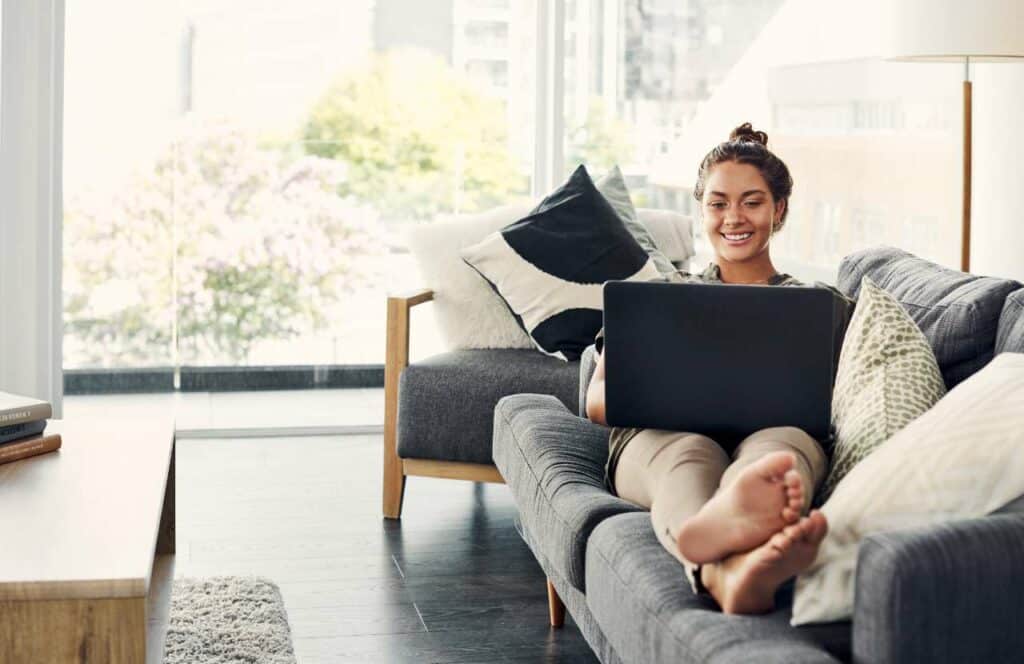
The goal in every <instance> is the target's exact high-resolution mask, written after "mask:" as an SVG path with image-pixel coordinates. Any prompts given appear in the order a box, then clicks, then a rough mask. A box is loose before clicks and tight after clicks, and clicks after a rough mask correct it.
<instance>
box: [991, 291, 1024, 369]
mask: <svg viewBox="0 0 1024 664" xmlns="http://www.w3.org/2000/svg"><path fill="white" fill-rule="evenodd" d="M999 353H1024V290H1019V291H1017V292H1015V293H1011V294H1010V297H1008V298H1006V303H1005V304H1004V305H1003V313H1002V315H1000V316H999V331H998V332H997V333H996V354H997V355H998V354H999Z"/></svg>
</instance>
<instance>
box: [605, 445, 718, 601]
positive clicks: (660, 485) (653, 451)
mask: <svg viewBox="0 0 1024 664" xmlns="http://www.w3.org/2000/svg"><path fill="white" fill-rule="evenodd" d="M728 463H729V456H728V455H727V454H726V453H725V451H724V450H723V449H722V448H721V447H719V445H718V444H717V443H715V441H713V440H711V439H710V438H708V437H707V436H701V435H698V434H693V433H680V432H678V431H660V430H655V429H644V430H643V431H641V432H640V433H638V434H637V435H636V436H635V437H634V438H633V439H632V440H631V441H629V443H628V444H627V445H626V448H625V449H624V450H623V452H622V456H621V457H620V458H619V463H618V465H617V466H616V469H615V490H616V492H617V493H618V494H619V496H620V497H621V498H623V499H625V500H628V501H630V502H633V503H636V504H637V505H640V506H641V507H646V508H649V509H650V510H651V523H652V525H653V526H654V532H655V535H657V537H658V541H659V542H661V544H662V546H664V547H665V549H666V550H667V551H668V552H669V553H670V554H672V556H674V557H675V558H676V559H677V560H678V561H679V562H681V563H682V564H683V566H684V567H685V568H686V572H687V577H688V578H690V582H691V585H692V584H693V578H692V573H693V569H694V565H693V564H692V563H691V562H690V561H688V560H687V559H686V558H685V557H683V555H682V554H681V553H680V552H679V547H678V545H677V543H676V537H677V535H678V533H679V526H680V525H681V524H682V523H683V522H684V521H686V520H687V519H688V518H690V517H691V516H693V515H694V514H696V513H697V512H698V511H699V510H700V508H701V507H702V506H703V505H704V503H706V502H707V501H708V499H709V498H711V496H713V495H714V493H715V491H716V490H717V489H718V486H719V484H720V483H721V479H722V473H723V472H724V471H725V468H726V466H727V465H728Z"/></svg>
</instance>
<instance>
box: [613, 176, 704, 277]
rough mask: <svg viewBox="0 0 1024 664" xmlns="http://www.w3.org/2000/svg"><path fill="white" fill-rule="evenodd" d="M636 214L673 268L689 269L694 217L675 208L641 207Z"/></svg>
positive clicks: (692, 253)
mask: <svg viewBox="0 0 1024 664" xmlns="http://www.w3.org/2000/svg"><path fill="white" fill-rule="evenodd" d="M598 189H600V187H598ZM601 193H604V192H601ZM636 216H637V219H639V220H640V223H641V224H643V225H644V227H645V228H646V229H647V230H648V231H649V232H650V234H651V237H653V238H654V244H655V245H657V247H658V248H659V249H661V251H662V253H664V254H665V256H666V257H667V258H668V260H669V261H670V262H671V263H672V267H673V270H685V271H689V269H690V259H691V258H693V255H694V253H695V252H694V246H693V219H691V218H690V217H688V216H687V215H685V214H680V213H678V212H675V211H674V210H659V209H655V208H640V209H638V210H637V211H636Z"/></svg>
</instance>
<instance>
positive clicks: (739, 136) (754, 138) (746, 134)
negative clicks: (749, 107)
mask: <svg viewBox="0 0 1024 664" xmlns="http://www.w3.org/2000/svg"><path fill="white" fill-rule="evenodd" d="M729 140H730V141H735V142H737V143H759V144H761V145H763V146H765V147H768V134H766V133H764V132H763V131H757V130H756V129H754V127H753V126H751V124H750V123H749V122H744V123H743V124H741V125H740V126H739V127H736V128H735V129H733V130H732V132H731V133H730V134H729Z"/></svg>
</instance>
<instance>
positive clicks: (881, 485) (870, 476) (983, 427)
mask: <svg viewBox="0 0 1024 664" xmlns="http://www.w3.org/2000/svg"><path fill="white" fill-rule="evenodd" d="M1021 413H1024V354H1020V353H1003V354H1001V355H998V356H996V358H995V359H994V360H992V362H991V363H989V364H988V366H986V367H985V368H984V369H982V370H981V371H979V372H978V373H976V374H974V375H973V376H971V377H970V378H968V379H967V380H965V381H964V382H963V383H960V384H959V385H957V386H956V387H955V388H954V389H953V390H951V391H950V392H949V394H947V395H946V396H945V397H943V398H942V399H941V400H940V401H939V402H938V403H937V404H935V406H934V407H933V408H932V409H931V410H929V411H928V412H927V413H925V414H924V415H922V416H921V417H919V418H917V419H916V420H914V421H913V422H911V423H910V424H909V425H907V427H906V428H904V429H903V430H902V431H900V432H899V433H897V434H896V435H895V436H893V438H892V439H890V440H889V441H887V442H886V443H885V444H884V445H882V446H881V447H879V448H878V449H876V450H875V451H874V452H872V453H871V454H870V455H869V456H868V457H867V458H866V459H864V460H863V461H861V462H860V463H859V464H857V466H856V467H854V469H853V470H852V471H850V473H849V474H848V475H847V476H846V477H845V478H844V479H843V480H842V481H841V482H840V483H839V485H838V486H837V487H836V490H835V492H834V493H833V494H832V497H831V498H830V499H829V500H828V502H826V503H825V505H824V507H822V512H823V513H824V514H825V517H826V518H827V519H828V524H829V532H828V535H827V536H826V537H825V540H824V542H822V546H821V549H820V550H819V551H818V556H817V558H815V561H814V563H813V564H812V565H811V567H810V568H809V569H808V570H807V571H806V572H804V574H802V575H801V576H799V577H798V578H797V583H796V595H795V597H794V603H793V619H792V624H794V625H803V624H807V623H816V622H829V621H833V620H842V619H846V618H849V617H850V616H851V615H852V613H853V591H854V580H855V577H856V565H857V550H858V547H859V544H860V541H861V540H862V539H863V538H864V537H865V536H867V535H870V534H871V533H878V532H885V531H892V530H901V529H905V528H913V527H918V526H926V525H930V524H934V523H939V522H945V521H951V520H955V519H968V518H974V517H979V516H983V515H985V514H989V513H991V512H994V511H996V510H997V509H999V508H1000V507H1003V506H1004V505H1006V504H1007V503H1009V502H1011V501H1012V500H1014V499H1015V498H1017V497H1018V496H1020V495H1021V494H1024V427H1022V426H1021ZM936 582H939V580H936Z"/></svg>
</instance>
